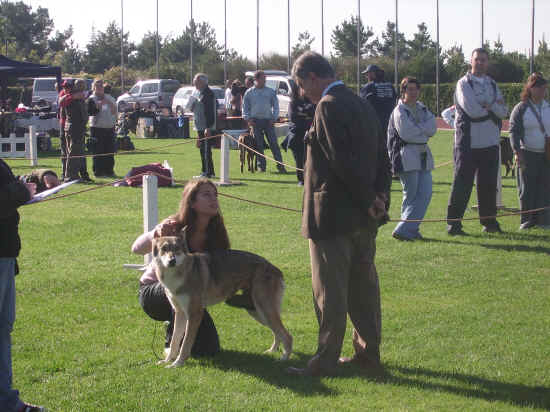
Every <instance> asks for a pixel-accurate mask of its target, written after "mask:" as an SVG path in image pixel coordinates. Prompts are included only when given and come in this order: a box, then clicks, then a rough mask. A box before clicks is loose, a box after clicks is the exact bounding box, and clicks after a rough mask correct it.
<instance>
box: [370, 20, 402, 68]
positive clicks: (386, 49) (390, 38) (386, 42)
mask: <svg viewBox="0 0 550 412" xmlns="http://www.w3.org/2000/svg"><path fill="white" fill-rule="evenodd" d="M394 32H395V23H393V22H391V21H389V20H388V22H387V23H386V29H385V30H384V31H383V32H382V34H381V36H382V39H379V38H378V37H377V38H376V40H374V41H373V42H372V43H373V44H372V47H373V51H374V53H376V54H377V55H379V56H385V57H391V58H393V57H394V50H395V47H394ZM397 49H398V51H399V59H400V60H407V59H408V58H409V46H408V44H407V40H406V39H405V34H404V33H403V32H398V33H397Z"/></svg>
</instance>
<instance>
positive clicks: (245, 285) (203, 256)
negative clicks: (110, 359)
mask: <svg viewBox="0 0 550 412" xmlns="http://www.w3.org/2000/svg"><path fill="white" fill-rule="evenodd" d="M153 264H154V266H155V270H156V273H157V276H158V278H159V281H160V282H161V283H162V284H163V285H164V287H165V289H166V296H167V297H168V299H169V301H170V303H171V304H172V307H173V308H174V312H175V324H174V333H173V334H172V341H171V342H170V351H169V353H168V354H167V356H166V359H164V360H162V361H160V362H159V363H167V364H169V365H168V366H169V367H176V366H182V365H183V364H184V362H185V360H186V359H187V358H188V357H189V355H190V354H191V347H192V346H193V343H194V341H195V338H196V336H197V331H198V328H199V325H200V323H201V320H202V316H203V311H204V308H205V307H206V306H210V305H214V304H216V303H219V302H223V301H225V300H226V299H228V298H230V297H231V296H233V295H234V294H235V293H236V292H237V291H238V290H240V289H244V290H250V295H251V297H252V301H253V302H254V306H255V310H248V312H249V313H250V315H251V316H252V317H253V318H254V319H256V320H257V321H258V322H260V323H261V324H263V325H265V326H267V327H269V328H270V329H271V331H272V332H273V336H274V340H273V344H272V345H271V348H269V349H268V350H267V352H274V351H276V350H277V349H278V347H279V343H280V342H282V343H283V354H282V357H281V360H286V359H288V357H289V356H290V353H291V352H292V336H291V335H290V333H289V332H288V331H287V330H286V328H285V327H284V325H283V323H282V321H281V316H280V313H281V301H282V298H283V292H284V281H283V274H282V272H281V271H280V270H279V269H278V268H276V267H275V266H274V265H272V264H271V263H269V262H268V261H267V260H266V259H264V258H262V257H261V256H258V255H255V254H253V253H249V252H244V251H239V250H219V251H214V252H209V253H190V252H189V248H188V247H187V240H186V236H185V230H183V231H182V232H181V235H180V236H164V237H155V238H154V239H153ZM182 339H183V343H182Z"/></svg>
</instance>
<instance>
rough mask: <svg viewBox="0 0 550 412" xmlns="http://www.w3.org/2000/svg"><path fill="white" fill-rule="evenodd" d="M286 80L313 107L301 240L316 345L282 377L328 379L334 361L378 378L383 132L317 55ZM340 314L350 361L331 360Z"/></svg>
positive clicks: (385, 188)
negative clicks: (349, 329) (349, 341)
mask: <svg viewBox="0 0 550 412" xmlns="http://www.w3.org/2000/svg"><path fill="white" fill-rule="evenodd" d="M292 75H293V77H294V79H295V80H296V82H297V84H298V85H299V86H300V87H301V88H302V89H303V90H304V92H305V95H306V96H307V97H308V98H309V99H310V100H311V101H312V102H313V103H315V104H317V107H316V109H315V117H314V119H313V124H312V126H311V129H310V131H309V136H308V138H307V139H306V145H307V155H306V164H305V181H304V204H303V212H302V234H303V235H304V236H305V237H306V238H309V250H310V256H311V269H312V285H313V295H314V305H315V312H316V314H317V319H318V321H319V340H318V348H317V352H316V354H315V355H314V356H313V357H312V358H311V359H310V361H309V362H308V364H307V367H306V368H304V369H299V368H289V369H288V372H289V373H293V374H298V375H306V376H308V375H309V376H320V375H330V374H333V373H334V370H335V368H336V366H337V364H338V362H340V363H347V362H352V363H355V364H357V365H359V366H361V367H363V368H365V369H366V370H367V371H369V372H373V373H376V374H378V373H380V372H381V371H382V366H381V363H380V351H379V346H380V336H381V311H380V289H379V285H378V275H377V273H376V267H375V265H374V255H375V241H376V233H377V228H378V224H379V220H380V219H381V218H382V217H383V216H385V214H386V210H385V204H384V203H385V199H386V193H387V192H389V184H390V182H391V175H390V169H389V162H388V159H387V156H386V157H383V156H381V153H382V152H385V148H384V149H383V150H380V147H379V146H380V142H381V135H382V134H383V133H382V131H381V128H380V124H379V122H378V119H377V118H376V113H375V112H374V110H373V109H372V107H371V106H370V104H369V103H368V102H365V101H363V100H361V99H360V98H359V97H358V96H357V95H356V94H354V93H353V92H352V91H351V90H350V89H348V88H347V87H346V86H345V85H344V84H343V82H341V81H336V79H335V74H334V70H333V68H332V67H331V65H330V63H329V62H328V61H327V60H326V59H325V58H324V57H323V56H321V55H319V54H317V53H312V52H306V53H304V54H303V55H302V56H300V58H298V60H297V61H296V62H295V64H294V67H293V69H292ZM348 314H349V315H350V318H351V321H352V323H353V326H354V334H353V346H354V348H355V356H354V357H353V358H341V359H339V356H340V352H341V350H342V344H343V339H344V335H345V331H346V316H347V315H348Z"/></svg>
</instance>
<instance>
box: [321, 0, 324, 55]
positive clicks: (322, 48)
mask: <svg viewBox="0 0 550 412" xmlns="http://www.w3.org/2000/svg"><path fill="white" fill-rule="evenodd" d="M324 9H325V7H324V2H323V0H321V55H323V56H324V55H325V11H324Z"/></svg>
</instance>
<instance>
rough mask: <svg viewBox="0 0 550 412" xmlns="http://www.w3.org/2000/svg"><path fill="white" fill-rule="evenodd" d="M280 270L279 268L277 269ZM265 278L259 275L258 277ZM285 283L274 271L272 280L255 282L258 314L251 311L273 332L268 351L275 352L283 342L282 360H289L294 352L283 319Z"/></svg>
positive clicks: (253, 293)
mask: <svg viewBox="0 0 550 412" xmlns="http://www.w3.org/2000/svg"><path fill="white" fill-rule="evenodd" d="M277 270H278V269H277ZM261 278H263V279H265V277H264V276H261V275H260V276H259V277H258V279H261ZM283 292H284V283H283V280H282V277H281V274H280V272H279V273H273V276H272V277H271V281H267V282H266V281H261V282H255V283H254V284H253V286H252V299H253V300H254V306H255V307H256V312H257V313H256V316H254V315H253V313H251V311H249V313H250V314H251V315H252V316H253V317H254V318H255V319H256V320H258V322H260V323H261V324H263V325H267V327H269V328H270V329H271V331H272V332H273V336H274V339H273V344H272V345H271V347H270V348H269V349H268V350H267V352H274V351H276V350H277V349H278V348H279V343H280V342H282V343H283V355H282V356H281V360H287V359H288V358H289V357H290V354H291V353H292V336H291V335H290V333H289V332H288V331H287V330H286V328H285V327H284V325H283V322H282V321H281V301H282V298H283Z"/></svg>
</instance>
